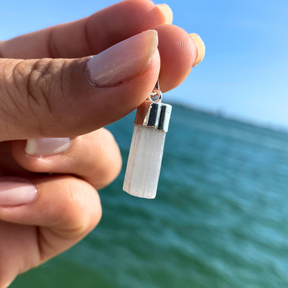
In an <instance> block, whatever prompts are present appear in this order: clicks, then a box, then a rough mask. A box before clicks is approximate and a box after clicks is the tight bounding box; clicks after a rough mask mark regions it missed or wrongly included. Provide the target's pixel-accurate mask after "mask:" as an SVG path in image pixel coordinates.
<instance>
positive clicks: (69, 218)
mask: <svg viewBox="0 0 288 288" xmlns="http://www.w3.org/2000/svg"><path fill="white" fill-rule="evenodd" d="M29 180H30V182H32V183H33V184H34V185H35V186H36V187H37V191H38V192H37V193H38V195H37V197H36V199H35V200H34V202H32V203H30V204H27V205H22V206H17V207H3V206H2V207H1V206H0V220H2V221H6V222H10V223H15V224H21V225H29V226H39V228H36V227H35V229H38V231H37V233H38V234H37V237H38V245H35V247H34V249H35V251H33V254H34V253H38V254H39V257H38V259H39V260H40V263H34V264H37V265H39V264H41V263H42V262H43V261H46V260H47V259H49V258H51V257H53V256H55V255H57V254H59V253H61V252H63V251H64V250H66V249H68V248H69V247H71V246H72V245H74V244H75V243H77V242H78V241H79V240H80V239H82V238H83V237H84V236H85V235H87V234H88V233H89V232H90V231H91V230H92V229H94V227H95V226H96V225H97V224H98V223H99V221H100V219H101V215H102V210H101V204H100V198H99V195H98V193H97V192H96V190H95V189H94V188H93V187H92V186H91V185H89V184H88V183H87V182H85V181H83V180H81V179H78V178H74V177H72V176H61V177H60V176H57V177H46V178H44V177H42V178H35V179H29ZM29 229H30V228H29ZM23 237H24V238H25V234H23ZM29 237H31V236H29ZM1 240H3V239H1ZM32 240H34V239H32ZM16 248H17V249H19V250H21V249H25V247H24V246H21V247H15V249H16ZM21 251H22V250H21ZM19 255H21V254H19ZM1 256H2V255H1ZM32 256H34V255H32ZM35 258H36V257H35V256H34V257H33V259H35ZM27 259H29V257H27ZM29 268H31V267H28V268H27V269H29ZM22 272H23V271H22ZM0 275H1V274H0Z"/></svg>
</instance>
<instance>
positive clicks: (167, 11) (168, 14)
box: [156, 4, 173, 24]
mask: <svg viewBox="0 0 288 288" xmlns="http://www.w3.org/2000/svg"><path fill="white" fill-rule="evenodd" d="M156 7H157V8H159V9H160V10H161V12H162V14H163V15H164V17H165V22H164V24H172V21H173V12H172V10H171V8H170V7H169V6H168V5H167V4H158V5H156Z"/></svg>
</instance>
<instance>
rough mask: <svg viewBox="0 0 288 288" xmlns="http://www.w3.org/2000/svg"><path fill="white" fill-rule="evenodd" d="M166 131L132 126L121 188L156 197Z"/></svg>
mask: <svg viewBox="0 0 288 288" xmlns="http://www.w3.org/2000/svg"><path fill="white" fill-rule="evenodd" d="M165 137H166V133H165V132H163V131H160V130H157V129H155V128H153V127H147V126H137V125H135V126H134V132H133V137H132V142H131V147H130V153H129V157H128V163H127V170H126V175H125V179H124V185H123V190H124V191H126V192H127V193H129V194H131V195H133V196H136V197H141V198H148V199H153V198H155V197H156V193H157V187H158V180H159V175H160V170H161V163H162V156H163V150H164V143H165Z"/></svg>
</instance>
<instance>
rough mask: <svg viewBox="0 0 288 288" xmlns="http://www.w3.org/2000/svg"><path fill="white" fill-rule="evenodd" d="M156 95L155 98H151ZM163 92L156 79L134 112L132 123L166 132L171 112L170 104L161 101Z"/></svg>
mask: <svg viewBox="0 0 288 288" xmlns="http://www.w3.org/2000/svg"><path fill="white" fill-rule="evenodd" d="M155 97H157V99H156V100H153V98H155ZM162 97H163V94H162V92H161V90H160V85H159V81H157V83H156V85H155V88H154V89H153V91H152V93H151V94H150V95H149V97H148V98H147V99H146V101H145V102H144V103H142V104H141V105H140V106H139V107H138V109H137V112H136V117H135V122H134V124H135V125H137V126H147V127H153V128H155V129H157V130H160V131H162V132H165V133H167V132H168V128H169V122H170V117H171V112H172V106H171V105H169V104H164V103H161V101H162Z"/></svg>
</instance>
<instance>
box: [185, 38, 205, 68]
mask: <svg viewBox="0 0 288 288" xmlns="http://www.w3.org/2000/svg"><path fill="white" fill-rule="evenodd" d="M189 35H190V37H191V38H192V40H193V41H194V43H195V45H196V46H197V51H198V56H197V59H196V61H195V63H194V65H193V67H195V66H197V65H198V64H199V63H200V62H201V61H202V60H203V58H204V56H205V44H204V42H203V40H202V39H201V38H200V36H199V35H198V34H196V33H191V34H189Z"/></svg>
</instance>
